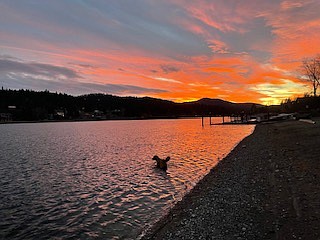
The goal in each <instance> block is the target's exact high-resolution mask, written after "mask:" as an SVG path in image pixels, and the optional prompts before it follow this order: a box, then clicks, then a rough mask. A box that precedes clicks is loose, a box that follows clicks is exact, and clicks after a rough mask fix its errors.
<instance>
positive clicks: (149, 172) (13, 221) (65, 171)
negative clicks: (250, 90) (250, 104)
mask: <svg viewBox="0 0 320 240" xmlns="http://www.w3.org/2000/svg"><path fill="white" fill-rule="evenodd" d="M252 130H253V127H252V126H211V127H205V128H202V127H201V123H200V120H199V119H196V120H152V121H114V122H111V121H110V122H79V123H45V124H21V125H0V131H1V133H2V136H3V137H2V138H1V139H0V146H1V148H0V156H3V158H1V160H0V161H1V162H0V174H1V176H3V177H1V178H0V187H1V196H0V198H1V199H0V200H1V201H0V215H1V216H2V217H1V219H0V229H1V233H0V237H1V238H3V237H6V238H17V239H25V238H66V237H74V238H89V237H103V238H132V237H134V236H136V235H137V234H139V233H140V232H141V230H142V229H143V228H145V227H146V226H147V225H148V224H151V223H152V222H154V221H155V220H156V219H157V218H158V217H160V216H161V215H162V214H164V213H165V212H166V210H167V209H168V208H169V207H170V206H171V205H172V204H174V203H175V202H176V201H178V200H180V199H181V197H182V196H183V195H184V194H185V193H186V192H187V191H188V190H190V189H191V188H192V187H193V186H194V185H195V183H196V182H197V181H198V180H199V179H200V178H202V177H203V176H204V175H205V174H206V173H207V172H208V171H209V170H210V169H211V168H212V166H214V165H215V164H216V163H217V161H218V157H220V158H222V156H223V155H225V154H226V153H228V152H229V151H230V150H231V149H232V148H233V147H234V146H235V144H236V143H237V142H238V141H239V140H240V139H242V138H243V137H244V136H246V135H248V134H250V133H251V132H252ZM154 155H159V157H163V158H165V157H166V156H170V157H171V160H170V161H169V162H168V170H167V171H166V172H164V171H162V170H160V169H158V168H156V166H155V161H154V160H152V157H153V156H154Z"/></svg>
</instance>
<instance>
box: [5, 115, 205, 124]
mask: <svg viewBox="0 0 320 240" xmlns="http://www.w3.org/2000/svg"><path fill="white" fill-rule="evenodd" d="M197 118H201V116H179V117H177V116H159V117H145V118H143V117H123V118H108V119H62V120H49V119H44V120H31V121H2V122H0V124H19V123H55V122H101V121H126V120H158V119H197Z"/></svg>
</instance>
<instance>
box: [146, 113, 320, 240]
mask: <svg viewBox="0 0 320 240" xmlns="http://www.w3.org/2000/svg"><path fill="white" fill-rule="evenodd" d="M315 121H316V124H310V123H306V122H299V121H286V122H276V123H271V124H261V125H258V126H257V127H256V129H255V131H254V133H253V134H252V135H250V136H248V137H247V138H245V139H244V140H242V141H241V142H240V143H239V144H238V146H237V147H236V148H235V149H234V150H233V151H232V152H231V153H230V154H229V155H228V156H227V157H226V158H225V159H224V160H223V161H221V162H220V163H219V164H218V165H217V166H216V167H215V168H213V169H212V170H211V172H210V173H209V174H208V175H207V176H205V177H204V178H203V179H202V180H201V181H200V182H199V183H198V184H197V185H196V186H195V188H194V189H193V190H192V191H191V192H190V193H189V194H188V195H187V196H185V198H184V199H183V200H182V201H181V202H179V203H178V204H177V205H176V206H175V207H174V208H173V209H172V210H171V211H170V212H169V214H168V215H167V216H166V217H164V218H163V219H161V220H160V221H159V222H158V223H157V224H156V225H155V226H153V228H152V229H149V231H148V232H147V233H146V234H145V235H144V236H143V237H142V239H308V240H309V239H310V240H312V239H320V201H319V199H320V184H319V183H320V164H319V163H320V121H319V119H316V120H315Z"/></svg>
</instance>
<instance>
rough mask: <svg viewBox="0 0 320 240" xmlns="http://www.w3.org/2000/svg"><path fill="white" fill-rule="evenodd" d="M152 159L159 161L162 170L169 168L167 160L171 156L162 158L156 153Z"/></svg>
mask: <svg viewBox="0 0 320 240" xmlns="http://www.w3.org/2000/svg"><path fill="white" fill-rule="evenodd" d="M152 160H156V161H157V167H158V168H160V169H162V170H165V171H166V170H167V169H168V165H167V162H168V161H169V160H170V157H167V158H166V159H161V158H159V157H158V156H157V155H155V156H154V157H153V158H152Z"/></svg>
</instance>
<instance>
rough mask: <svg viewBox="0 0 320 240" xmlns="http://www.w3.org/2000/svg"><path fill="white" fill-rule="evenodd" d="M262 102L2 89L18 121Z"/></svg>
mask: <svg viewBox="0 0 320 240" xmlns="http://www.w3.org/2000/svg"><path fill="white" fill-rule="evenodd" d="M261 106H262V105H260V104H254V103H232V102H228V101H224V100H221V99H210V98H203V99H200V100H198V101H194V102H185V103H175V102H172V101H168V100H162V99H157V98H151V97H119V96H113V95H108V94H88V95H82V96H71V95H67V94H61V93H52V92H49V91H42V92H36V91H32V90H4V89H2V90H0V113H2V115H1V116H5V117H6V119H12V120H16V121H32V120H59V119H61V120H63V119H70V120H74V119H80V120H81V119H128V118H138V119H141V118H162V117H165V118H168V117H169V118H175V117H188V116H199V115H208V114H211V115H220V114H240V113H251V112H253V111H255V109H256V108H259V107H261ZM0 120H1V119H0ZM2 120H3V119H2Z"/></svg>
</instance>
